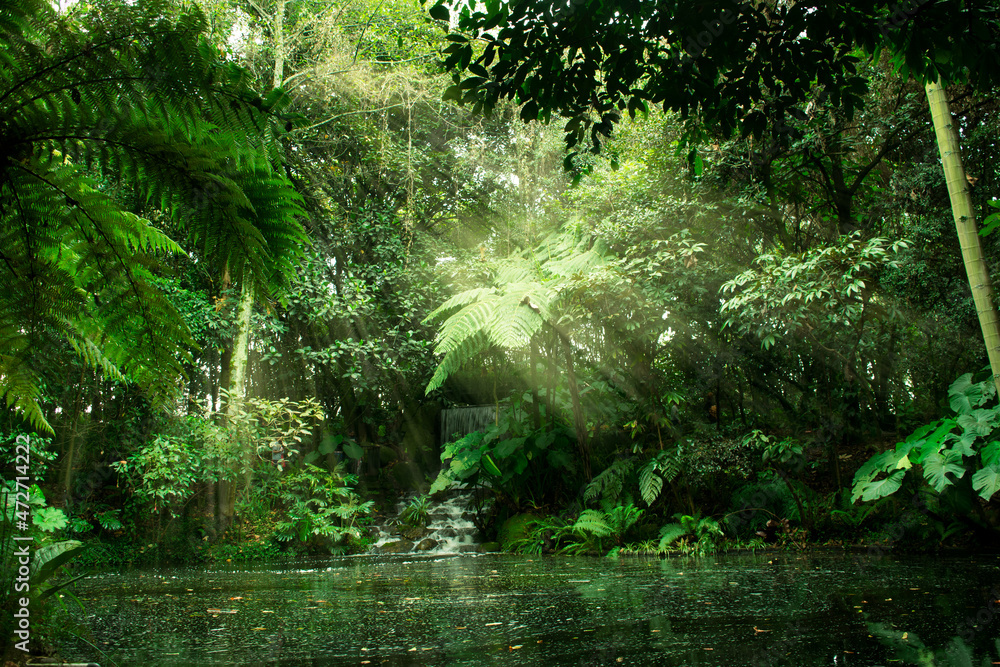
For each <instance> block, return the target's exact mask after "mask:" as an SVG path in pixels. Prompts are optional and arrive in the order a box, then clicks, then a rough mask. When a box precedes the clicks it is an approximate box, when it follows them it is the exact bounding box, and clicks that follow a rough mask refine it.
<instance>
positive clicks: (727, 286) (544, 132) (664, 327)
mask: <svg viewBox="0 0 1000 667" xmlns="http://www.w3.org/2000/svg"><path fill="white" fill-rule="evenodd" d="M543 5H544V6H543ZM452 9H453V10H454V11H455V12H456V14H455V16H456V17H457V18H456V22H455V23H454V24H452V25H449V26H446V25H445V24H444V20H445V19H449V18H451V17H452V11H451V10H449V9H448V8H447V7H446V6H445V5H444V4H437V5H434V6H432V7H430V8H429V10H427V12H425V11H424V10H423V9H422V8H421V7H419V6H418V5H416V4H414V3H413V2H410V1H409V0H389V1H387V2H374V1H371V2H369V1H368V0H365V1H363V2H360V3H354V4H352V5H350V6H348V7H345V8H341V9H338V10H337V11H333V10H332V9H331V6H329V5H328V4H325V3H314V2H290V1H289V0H273V1H271V2H261V1H258V0H253V1H249V2H241V1H240V2H233V3H214V2H208V1H207V0H206V1H205V2H203V3H202V4H201V6H187V5H184V6H181V5H179V4H174V3H171V2H169V1H167V0H164V1H163V2H156V3H138V4H135V3H131V4H130V3H126V2H118V1H117V0H101V1H100V2H94V3H90V4H86V3H79V4H77V5H74V6H73V7H71V8H70V9H67V10H56V9H54V8H52V7H51V6H50V5H49V4H47V3H46V2H43V1H42V0H32V2H28V3H26V2H23V1H19V2H9V1H7V2H4V1H2V0H0V32H2V36H3V39H2V41H0V110H2V111H3V113H2V114H0V116H2V118H3V121H2V122H0V146H2V148H0V235H2V242H0V260H2V261H0V284H2V287H3V289H0V332H2V340H3V343H4V345H3V349H2V350H0V387H2V390H3V392H4V396H5V398H6V407H5V411H4V412H3V414H2V416H0V432H2V438H0V455H2V457H3V458H2V461H3V464H4V467H3V469H2V470H0V479H2V482H3V486H4V489H9V490H11V491H13V490H15V487H16V480H15V478H16V477H17V476H21V477H30V484H29V486H30V489H31V491H30V504H31V508H32V513H33V524H32V525H33V528H32V530H33V531H34V532H35V535H36V537H37V539H38V540H39V542H40V544H42V545H43V546H45V547H46V549H47V550H46V551H39V554H43V555H40V556H39V557H38V558H39V560H38V562H37V563H36V572H37V573H38V574H37V576H38V577H39V580H38V581H39V583H42V581H43V580H44V581H45V582H47V583H46V585H45V586H43V587H42V590H43V591H46V590H47V591H52V592H54V591H55V590H61V589H57V588H56V587H57V586H59V585H61V583H64V582H65V581H66V580H67V579H68V577H66V578H64V579H62V580H59V579H58V572H59V570H60V567H61V566H62V565H64V564H66V563H69V562H71V561H72V560H75V561H77V562H87V563H91V564H95V565H102V564H103V565H108V564H117V563H121V562H158V561H161V560H163V559H171V558H173V559H181V558H185V559H187V558H196V559H201V560H205V561H212V560H226V559H234V558H235V559H239V558H247V559H249V558H276V557H280V556H281V555H282V554H288V553H298V552H301V551H304V550H305V551H312V552H320V553H331V552H341V551H349V550H355V551H358V550H364V549H366V548H368V546H369V545H370V544H371V534H370V532H369V526H370V525H371V523H372V522H373V521H375V520H376V516H377V514H378V512H379V511H380V509H381V508H383V507H385V506H388V504H389V499H392V498H394V497H395V495H397V494H426V493H439V492H445V491H446V490H447V489H448V488H450V487H451V486H452V485H454V484H456V483H459V484H464V485H466V486H467V487H469V488H471V489H472V490H473V492H474V504H475V506H474V507H473V508H471V509H472V510H474V512H475V516H476V521H477V523H478V525H479V527H480V529H481V532H482V537H483V539H484V540H489V541H496V542H498V543H499V544H500V545H501V546H502V547H503V548H506V549H511V550H517V551H523V552H527V553H551V552H562V553H609V552H610V553H614V554H619V555H625V554H663V553H668V552H671V551H677V550H686V551H689V552H694V553H708V552H710V551H713V550H715V549H719V548H724V547H725V546H727V545H730V546H731V545H742V546H749V547H752V548H758V547H761V546H764V545H765V544H768V543H783V544H786V545H804V544H807V543H809V542H814V543H817V542H818V543H832V544H857V543H881V544H884V545H888V546H891V545H897V544H918V545H921V546H923V547H938V546H959V545H971V544H976V545H980V546H982V545H989V544H993V543H994V542H995V541H996V539H997V535H998V532H997V529H998V528H1000V516H998V514H997V506H996V500H995V495H996V493H997V491H998V490H1000V444H998V434H1000V417H998V413H997V410H996V408H995V404H996V396H995V391H994V389H993V384H992V383H991V381H990V379H991V378H990V377H989V376H990V371H989V367H988V366H985V364H986V363H987V361H986V360H987V354H986V347H985V345H984V343H983V334H982V332H981V331H980V328H979V323H978V320H977V312H976V307H975V305H974V304H973V300H972V296H971V291H970V286H969V283H968V281H967V280H966V275H965V271H966V269H965V268H964V265H963V255H962V250H961V248H960V247H959V243H958V240H957V239H956V237H955V227H954V226H953V221H952V206H951V203H950V200H949V196H948V195H949V191H948V188H947V187H946V183H945V177H944V173H943V172H942V170H941V163H940V156H939V153H938V143H937V139H936V137H935V134H934V132H933V130H932V127H931V122H930V114H929V112H928V104H927V100H926V97H925V91H924V85H923V84H924V83H926V82H927V80H928V79H929V78H934V79H935V80H937V78H939V77H940V78H941V79H942V81H944V83H945V84H947V88H946V93H947V96H948V97H949V98H950V101H951V105H952V112H953V114H954V122H955V123H956V124H957V126H958V130H959V132H958V135H959V136H960V137H961V141H962V152H963V157H964V169H965V174H966V176H967V180H966V182H965V189H966V190H968V193H969V195H970V197H971V201H972V203H973V207H974V209H975V211H974V213H975V214H976V216H977V217H979V218H981V219H984V220H985V222H986V224H985V226H984V231H983V235H982V237H981V238H982V243H983V244H984V247H985V251H986V252H985V257H986V260H985V264H986V269H987V271H992V270H993V269H995V267H994V266H993V258H995V257H997V256H998V250H1000V248H998V247H997V234H996V233H995V228H996V227H997V226H998V222H1000V214H998V213H996V212H995V209H996V207H997V206H998V204H997V202H996V201H994V200H995V199H996V198H997V197H998V192H1000V190H998V184H1000V173H998V169H997V164H996V160H995V155H996V137H997V134H998V132H1000V106H998V102H997V99H998V98H997V95H996V92H997V90H996V85H997V82H996V80H995V76H996V72H998V71H1000V67H998V66H996V61H997V53H996V48H997V44H1000V40H998V39H996V37H997V18H996V17H997V16H998V11H997V10H998V7H996V6H995V5H994V4H991V3H959V2H949V1H944V0H942V1H940V2H927V3H919V5H917V6H915V8H914V10H913V12H911V13H905V12H904V14H905V15H903V18H902V19H900V18H899V17H897V16H895V15H893V14H892V12H891V8H890V7H887V6H886V3H877V2H867V3H853V4H851V6H850V7H847V6H834V5H829V4H826V3H793V4H787V3H780V2H778V3H772V2H764V3H757V4H754V5H748V4H737V3H730V2H709V3H700V4H697V5H694V4H690V3H688V4H684V3H652V4H649V3H638V4H636V5H635V6H634V7H633V6H631V5H628V3H624V4H623V3H614V2H612V3H606V2H605V3H588V2H586V1H583V2H577V1H576V0H574V1H573V2H571V3H563V4H562V5H547V4H545V3H533V2H528V1H524V2H515V3H506V4H504V3H499V2H496V3H492V2H491V3H487V4H486V5H485V6H484V7H480V6H479V5H476V6H473V5H471V4H468V3H466V4H460V5H457V6H455V7H452ZM900 11H902V10H900ZM903 19H905V20H903ZM448 28H450V29H451V30H452V31H453V32H452V34H448V31H447V29H448ZM702 33H704V34H705V35H708V36H709V37H711V39H708V40H707V41H708V42H709V43H708V44H701V45H700V46H699V42H698V40H699V39H701V35H702ZM688 38H691V39H690V40H689V39H688ZM706 39H707V38H706ZM702 41H705V40H702ZM689 42H690V43H689ZM691 44H694V46H691ZM637 53H641V54H642V57H637V55H636V54H637ZM456 101H458V102H462V103H468V105H465V106H463V105H458V104H455V102H456ZM480 112H483V113H480ZM560 114H561V115H563V116H564V117H565V121H566V124H565V125H564V126H563V127H558V126H550V125H548V124H546V123H544V122H535V121H548V120H551V119H553V118H555V117H556V116H558V115H560ZM626 116H627V117H626ZM565 140H568V142H569V145H570V152H568V153H567V151H566V148H565V146H564V141H565ZM585 146H586V148H588V149H590V150H584V147H585ZM598 149H599V150H598ZM952 185H954V184H952ZM990 214H992V217H990ZM956 378H957V380H956ZM460 406H488V407H485V408H484V409H485V411H486V412H488V413H489V415H490V417H489V421H488V423H485V424H480V427H479V428H477V429H474V430H472V431H471V432H464V433H440V432H439V431H440V430H441V428H442V427H441V426H439V425H440V424H442V421H441V419H440V416H441V413H442V410H447V409H451V408H456V407H460ZM23 442H27V443H29V444H28V445H26V446H28V447H29V449H30V458H31V465H30V470H28V472H29V473H30V474H28V475H24V474H21V472H20V470H21V469H19V468H18V467H17V462H18V459H17V452H16V451H15V449H16V446H17V445H16V443H23ZM23 470H27V469H23ZM10 497H11V498H13V496H10ZM432 504H433V500H432V499H431V500H429V499H428V498H427V496H424V495H421V496H419V497H418V498H417V499H416V500H414V501H413V502H412V503H411V504H410V505H409V506H408V508H407V510H406V512H404V516H403V517H402V518H401V520H402V521H403V522H404V523H405V524H409V525H411V526H419V525H423V524H425V523H426V522H427V521H428V520H429V516H430V509H429V508H430V507H431V506H432ZM914 508H916V509H914ZM15 509H16V508H15V506H14V504H13V501H11V502H10V503H9V504H8V507H7V511H6V513H5V515H4V525H5V526H7V527H9V526H10V525H12V522H13V521H14V517H15ZM6 534H7V533H5V532H3V531H0V535H6ZM81 542H83V543H85V544H86V545H87V547H86V549H84V550H82V551H81ZM4 548H5V550H6V551H8V552H9V543H8V544H5V545H4ZM50 579H51V581H49V580H50ZM57 582H58V583H57ZM43 594H44V593H43ZM49 595H51V593H49Z"/></svg>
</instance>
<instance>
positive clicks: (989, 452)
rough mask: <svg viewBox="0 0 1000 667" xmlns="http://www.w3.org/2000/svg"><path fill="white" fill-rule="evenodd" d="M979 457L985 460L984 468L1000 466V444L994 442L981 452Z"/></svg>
mask: <svg viewBox="0 0 1000 667" xmlns="http://www.w3.org/2000/svg"><path fill="white" fill-rule="evenodd" d="M979 455H980V456H981V457H982V459H983V466H990V465H996V464H1000V442H998V441H996V440H994V441H993V442H991V443H989V444H988V445H986V446H985V447H983V448H982V449H981V450H979Z"/></svg>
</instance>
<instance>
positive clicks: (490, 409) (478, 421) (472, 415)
mask: <svg viewBox="0 0 1000 667" xmlns="http://www.w3.org/2000/svg"><path fill="white" fill-rule="evenodd" d="M496 417H497V409H496V406H495V405H472V406H469V407H465V408H448V409H446V410H442V411H441V444H442V445H444V443H446V442H452V441H453V440H454V439H455V438H454V437H453V436H454V435H455V434H456V433H457V434H458V437H459V438H461V437H462V436H466V435H469V434H470V433H474V432H476V431H482V430H483V429H485V428H486V426H487V425H488V424H491V423H493V422H495V421H496Z"/></svg>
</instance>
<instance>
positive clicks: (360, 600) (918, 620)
mask: <svg viewBox="0 0 1000 667" xmlns="http://www.w3.org/2000/svg"><path fill="white" fill-rule="evenodd" d="M998 565H1000V560H998V558H997V557H993V556H989V557H978V558H971V557H970V558H922V559H916V558H913V559H888V558H882V559H877V560H873V559H868V558H867V557H864V556H861V557H858V556H852V555H841V554H825V553H822V554H809V555H796V554H768V555H756V556H753V555H738V556H719V557H714V558H711V557H710V558H704V559H701V560H694V559H670V560H663V561H661V560H654V559H650V560H646V559H624V560H620V561H613V560H608V559H605V558H565V557H560V558H546V557H525V556H512V555H505V554H484V555H479V556H476V555H463V556H451V557H438V558H427V559H417V558H413V557H405V558H399V557H384V556H383V557H372V556H364V557H354V558H341V559H336V560H331V561H323V562H315V561H313V562H310V563H307V564H302V565H300V566H299V567H295V568H283V569H256V570H245V569H243V570H213V571H208V572H205V571H201V570H194V569H164V570H156V571H133V572H126V573H122V574H107V575H104V576H100V577H92V578H89V579H87V580H84V581H82V582H80V583H79V584H77V591H78V595H79V597H80V598H81V599H82V600H83V603H84V605H85V607H86V612H83V613H80V614H79V616H80V617H81V620H82V623H83V625H84V626H86V628H88V629H89V632H90V633H91V635H90V636H88V637H87V639H89V641H91V642H92V643H94V644H95V645H96V646H98V647H100V648H101V649H102V650H103V651H104V653H105V654H106V655H105V656H102V655H101V654H100V653H98V652H97V651H95V650H94V649H93V648H91V647H90V646H88V645H87V644H86V643H85V642H83V641H79V642H75V641H74V642H71V643H67V645H65V646H64V647H63V651H62V655H63V657H65V658H67V659H71V660H77V661H79V660H96V661H98V662H101V663H102V665H105V667H106V666H107V665H109V664H111V662H110V660H109V658H111V659H113V660H114V661H115V662H116V663H117V664H119V665H123V666H124V665H192V664H198V665H224V664H234V665H258V664H259V665H347V664H350V665H358V664H361V665H444V664H448V665H462V664H466V665H493V664H503V665H619V664H621V665H726V666H727V667H728V666H733V665H796V666H804V665H883V664H900V663H899V662H896V661H894V660H893V659H894V658H895V656H896V655H897V649H896V648H894V647H891V646H888V645H887V644H886V643H884V637H883V638H882V640H881V641H880V639H879V637H876V636H873V635H872V632H873V631H872V630H871V628H873V627H876V626H874V625H873V624H881V625H879V626H877V627H879V628H882V627H885V628H890V629H893V630H895V631H898V632H900V633H901V632H908V633H912V635H913V636H919V638H920V640H921V641H922V642H923V643H924V644H926V645H927V646H930V647H938V646H945V645H946V644H947V643H948V642H949V640H950V639H951V638H952V637H953V636H955V635H960V636H964V637H966V638H967V639H968V640H969V642H970V644H971V646H972V647H973V649H974V650H976V651H977V655H986V651H987V650H991V651H992V650H993V640H994V638H995V637H996V636H997V627H998V626H1000V619H996V621H994V619H993V617H992V615H993V609H994V607H993V604H994V603H992V600H993V599H995V598H996V597H997V595H996V591H997V590H998V587H1000V569H998ZM984 610H985V611H984ZM987 616H988V617H989V618H988V619H986V617H987ZM977 618H978V619H980V620H979V621H977ZM983 619H986V620H988V621H989V622H983ZM969 623H971V625H970V624H969ZM977 623H978V626H977ZM973 626H977V627H973ZM876 634H877V633H876ZM890 661H893V662H891V663H890Z"/></svg>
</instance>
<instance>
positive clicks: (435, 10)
mask: <svg viewBox="0 0 1000 667" xmlns="http://www.w3.org/2000/svg"><path fill="white" fill-rule="evenodd" d="M427 13H428V14H430V15H431V18H433V19H437V20H438V21H449V20H450V18H451V14H450V13H449V12H448V6H447V5H445V4H438V5H434V6H433V7H431V8H430V10H428V12H427Z"/></svg>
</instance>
